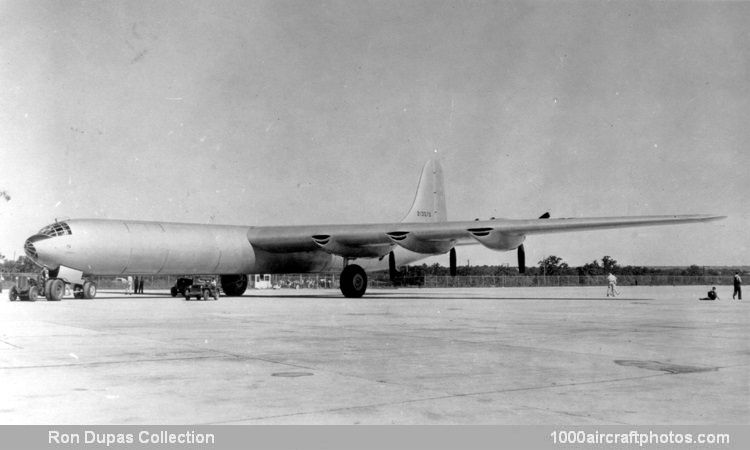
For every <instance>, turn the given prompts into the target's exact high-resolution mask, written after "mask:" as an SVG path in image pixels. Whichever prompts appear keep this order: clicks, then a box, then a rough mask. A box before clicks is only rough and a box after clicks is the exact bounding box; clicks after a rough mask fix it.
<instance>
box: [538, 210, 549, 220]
mask: <svg viewBox="0 0 750 450" xmlns="http://www.w3.org/2000/svg"><path fill="white" fill-rule="evenodd" d="M539 218H540V219H549V211H547V212H546V213H544V214H542V215H541V216H539Z"/></svg>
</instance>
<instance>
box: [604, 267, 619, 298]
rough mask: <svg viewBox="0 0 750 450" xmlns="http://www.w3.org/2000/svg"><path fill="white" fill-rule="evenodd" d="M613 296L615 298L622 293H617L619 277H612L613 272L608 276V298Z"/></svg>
mask: <svg viewBox="0 0 750 450" xmlns="http://www.w3.org/2000/svg"><path fill="white" fill-rule="evenodd" d="M610 294H611V295H612V297H614V296H615V295H620V293H619V292H618V291H617V277H616V276H614V275H612V272H610V273H609V275H607V297H609V296H610Z"/></svg>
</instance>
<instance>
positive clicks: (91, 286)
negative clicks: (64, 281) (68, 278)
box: [83, 281, 96, 299]
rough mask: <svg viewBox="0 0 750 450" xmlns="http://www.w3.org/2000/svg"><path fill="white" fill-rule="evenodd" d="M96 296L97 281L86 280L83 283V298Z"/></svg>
mask: <svg viewBox="0 0 750 450" xmlns="http://www.w3.org/2000/svg"><path fill="white" fill-rule="evenodd" d="M94 297H96V283H94V282H93V281H86V282H84V283H83V298H85V299H92V298H94Z"/></svg>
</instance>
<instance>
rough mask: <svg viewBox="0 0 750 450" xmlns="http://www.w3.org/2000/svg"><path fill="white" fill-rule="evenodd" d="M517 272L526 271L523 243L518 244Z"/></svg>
mask: <svg viewBox="0 0 750 450" xmlns="http://www.w3.org/2000/svg"><path fill="white" fill-rule="evenodd" d="M518 273H526V250H524V248H523V244H521V245H519V246H518Z"/></svg>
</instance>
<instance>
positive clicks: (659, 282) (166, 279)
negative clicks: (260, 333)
mask: <svg viewBox="0 0 750 450" xmlns="http://www.w3.org/2000/svg"><path fill="white" fill-rule="evenodd" d="M18 275H28V276H33V277H36V275H37V274H11V273H3V276H4V281H3V283H2V286H3V287H4V288H8V287H9V286H11V285H12V284H13V282H14V277H15V276H18ZM208 277H209V278H210V276H208ZM177 278H179V277H178V276H174V275H145V276H143V279H144V289H169V288H171V287H172V286H174V284H175V282H176V281H177ZM195 278H204V277H198V276H196V277H195ZM91 279H92V281H94V282H95V283H96V284H97V288H98V289H124V288H125V281H124V280H125V277H123V276H95V277H92V278H91ZM249 279H250V280H249V283H248V288H249V289H251V288H253V276H252V275H250V276H249ZM606 284H607V279H606V276H605V275H595V276H578V275H548V276H544V275H538V276H525V275H524V276H522V275H516V276H512V275H506V276H503V275H498V276H490V275H469V276H456V277H451V276H439V275H424V276H413V277H402V278H400V279H399V281H398V283H396V285H397V286H400V287H437V288H449V287H544V286H548V287H557V286H604V285H606ZM617 284H618V285H619V286H674V285H678V286H679V285H699V286H700V285H702V286H715V285H716V286H718V285H731V284H732V276H731V275H698V276H687V275H619V276H617ZM271 285H272V286H273V287H274V288H278V289H338V288H339V273H338V272H326V273H302V274H272V275H271ZM393 286H394V284H393V283H391V281H390V280H389V279H388V278H387V276H385V277H378V276H372V275H371V276H370V280H369V287H370V288H375V289H377V288H390V287H393Z"/></svg>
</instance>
